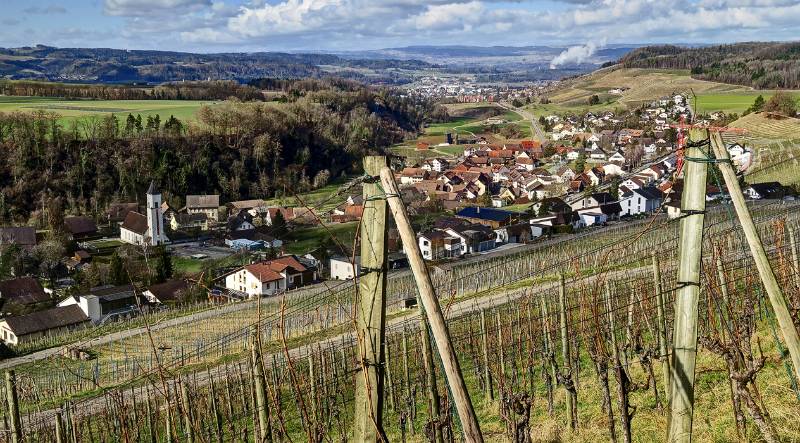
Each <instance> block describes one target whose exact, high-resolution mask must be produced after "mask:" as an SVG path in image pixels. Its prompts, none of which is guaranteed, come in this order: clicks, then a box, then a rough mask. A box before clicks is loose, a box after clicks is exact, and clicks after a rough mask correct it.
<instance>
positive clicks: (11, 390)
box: [6, 370, 22, 443]
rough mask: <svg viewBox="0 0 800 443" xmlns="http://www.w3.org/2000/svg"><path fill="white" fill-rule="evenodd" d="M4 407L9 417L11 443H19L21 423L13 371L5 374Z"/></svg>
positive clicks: (15, 379)
mask: <svg viewBox="0 0 800 443" xmlns="http://www.w3.org/2000/svg"><path fill="white" fill-rule="evenodd" d="M6 406H7V407H8V409H7V411H8V413H9V414H10V415H11V420H10V421H11V443H20V442H21V441H22V423H21V421H20V418H19V402H18V399H17V376H16V374H15V373H14V371H13V370H12V371H7V372H6Z"/></svg>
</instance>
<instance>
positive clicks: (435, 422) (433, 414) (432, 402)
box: [419, 305, 444, 443]
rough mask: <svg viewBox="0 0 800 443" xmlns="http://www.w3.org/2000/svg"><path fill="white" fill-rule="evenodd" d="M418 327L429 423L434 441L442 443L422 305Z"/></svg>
mask: <svg viewBox="0 0 800 443" xmlns="http://www.w3.org/2000/svg"><path fill="white" fill-rule="evenodd" d="M419 314H420V316H419V323H420V325H419V327H420V330H421V331H422V352H423V354H424V357H423V359H424V362H425V374H426V377H427V383H425V385H426V388H427V390H428V415H429V417H428V418H429V419H430V422H431V425H432V426H434V440H433V441H434V442H436V443H444V438H443V437H442V427H441V426H439V425H440V423H439V420H440V418H441V416H440V411H439V388H438V387H437V386H436V366H435V365H434V364H433V350H432V349H431V334H430V332H429V331H428V320H427V319H426V318H425V311H424V310H423V309H422V305H420V306H419Z"/></svg>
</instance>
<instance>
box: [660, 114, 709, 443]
mask: <svg viewBox="0 0 800 443" xmlns="http://www.w3.org/2000/svg"><path fill="white" fill-rule="evenodd" d="M707 139H708V130H705V129H695V128H693V129H691V130H690V131H689V146H688V147H687V148H686V151H685V152H686V157H687V158H701V157H702V156H703V152H702V150H701V147H699V146H692V144H693V143H698V142H703V141H704V140H707ZM683 173H684V186H683V195H682V198H681V215H682V216H683V218H682V219H681V221H680V228H679V232H680V240H679V247H678V260H679V262H678V278H677V284H678V291H677V293H676V295H675V317H674V318H675V320H674V323H673V334H672V362H671V364H670V367H671V370H672V375H671V377H670V380H671V381H670V389H669V391H668V392H669V393H670V402H669V404H670V423H669V431H668V434H667V438H668V440H669V441H670V442H690V441H691V440H692V418H693V417H692V416H693V414H694V370H695V363H696V359H697V305H698V300H699V299H700V259H701V257H702V248H703V223H704V221H705V210H706V177H707V175H708V165H707V164H706V163H703V162H698V161H686V163H685V165H684V172H683Z"/></svg>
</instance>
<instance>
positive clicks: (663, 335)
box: [653, 253, 670, 414]
mask: <svg viewBox="0 0 800 443" xmlns="http://www.w3.org/2000/svg"><path fill="white" fill-rule="evenodd" d="M653 284H654V285H655V291H656V316H657V328H656V330H657V331H658V354H659V357H660V358H661V368H662V371H663V376H664V392H666V397H667V401H669V385H670V381H669V378H670V368H669V355H668V354H667V320H666V316H665V312H666V311H665V309H664V305H665V301H664V291H663V288H662V286H661V268H660V267H659V264H658V256H657V255H656V254H655V253H653ZM667 406H669V405H667ZM667 414H669V407H668V408H667Z"/></svg>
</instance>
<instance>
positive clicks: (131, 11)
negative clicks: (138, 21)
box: [103, 0, 211, 17]
mask: <svg viewBox="0 0 800 443" xmlns="http://www.w3.org/2000/svg"><path fill="white" fill-rule="evenodd" d="M210 4H211V0H105V2H104V4H103V10H104V11H105V13H106V14H108V15H118V16H125V17H147V16H152V15H158V14H163V13H165V12H171V13H182V12H190V11H196V10H198V9H199V8H203V7H206V6H209V5H210Z"/></svg>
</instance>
